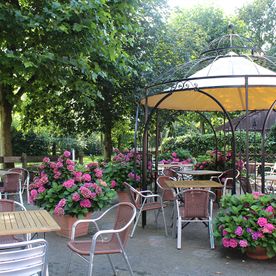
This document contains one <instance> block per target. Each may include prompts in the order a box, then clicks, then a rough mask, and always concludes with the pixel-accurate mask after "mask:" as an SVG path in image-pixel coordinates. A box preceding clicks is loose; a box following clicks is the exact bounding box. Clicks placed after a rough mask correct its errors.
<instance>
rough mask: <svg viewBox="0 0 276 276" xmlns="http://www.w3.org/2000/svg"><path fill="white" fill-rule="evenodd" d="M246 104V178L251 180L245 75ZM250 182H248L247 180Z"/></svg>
mask: <svg viewBox="0 0 276 276" xmlns="http://www.w3.org/2000/svg"><path fill="white" fill-rule="evenodd" d="M245 105H246V111H245V114H246V115H245V116H246V119H245V129H246V142H245V143H246V147H245V160H246V179H248V180H249V122H248V120H249V119H248V107H249V104H248V77H247V76H245ZM247 183H248V182H247ZM246 190H247V191H248V187H246Z"/></svg>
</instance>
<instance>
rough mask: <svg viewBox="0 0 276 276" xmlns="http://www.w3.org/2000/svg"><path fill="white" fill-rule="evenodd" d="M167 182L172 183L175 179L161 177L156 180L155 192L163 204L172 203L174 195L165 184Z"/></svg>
mask: <svg viewBox="0 0 276 276" xmlns="http://www.w3.org/2000/svg"><path fill="white" fill-rule="evenodd" d="M167 180H172V181H174V180H175V178H172V177H169V176H166V175H161V176H159V177H158V178H157V179H156V184H157V192H158V193H159V194H160V195H161V198H162V200H163V202H164V203H165V202H174V194H173V191H172V189H171V188H169V187H168V186H167V184H166V181H167Z"/></svg>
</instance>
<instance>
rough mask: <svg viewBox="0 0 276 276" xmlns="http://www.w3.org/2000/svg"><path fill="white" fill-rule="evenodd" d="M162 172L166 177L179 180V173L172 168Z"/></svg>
mask: <svg viewBox="0 0 276 276" xmlns="http://www.w3.org/2000/svg"><path fill="white" fill-rule="evenodd" d="M162 172H163V175H165V176H169V177H174V178H178V174H177V172H176V171H175V170H173V169H171V168H164V169H163V171H162Z"/></svg>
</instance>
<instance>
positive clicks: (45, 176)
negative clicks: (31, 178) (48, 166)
mask: <svg viewBox="0 0 276 276" xmlns="http://www.w3.org/2000/svg"><path fill="white" fill-rule="evenodd" d="M40 182H41V183H42V184H47V183H48V182H49V180H48V175H47V174H44V175H43V176H42V177H41V178H40Z"/></svg>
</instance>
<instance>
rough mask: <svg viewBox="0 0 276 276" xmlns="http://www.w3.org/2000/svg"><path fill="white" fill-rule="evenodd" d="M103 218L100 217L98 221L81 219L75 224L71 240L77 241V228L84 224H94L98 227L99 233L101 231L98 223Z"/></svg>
mask: <svg viewBox="0 0 276 276" xmlns="http://www.w3.org/2000/svg"><path fill="white" fill-rule="evenodd" d="M101 217H102V216H100V217H98V218H96V219H80V220H77V221H76V222H74V224H73V225H72V233H71V240H74V239H75V233H76V228H77V226H78V225H79V224H82V223H93V224H94V225H95V226H96V229H97V231H100V228H99V226H98V224H97V222H96V221H97V220H99V219H100V218H101Z"/></svg>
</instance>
